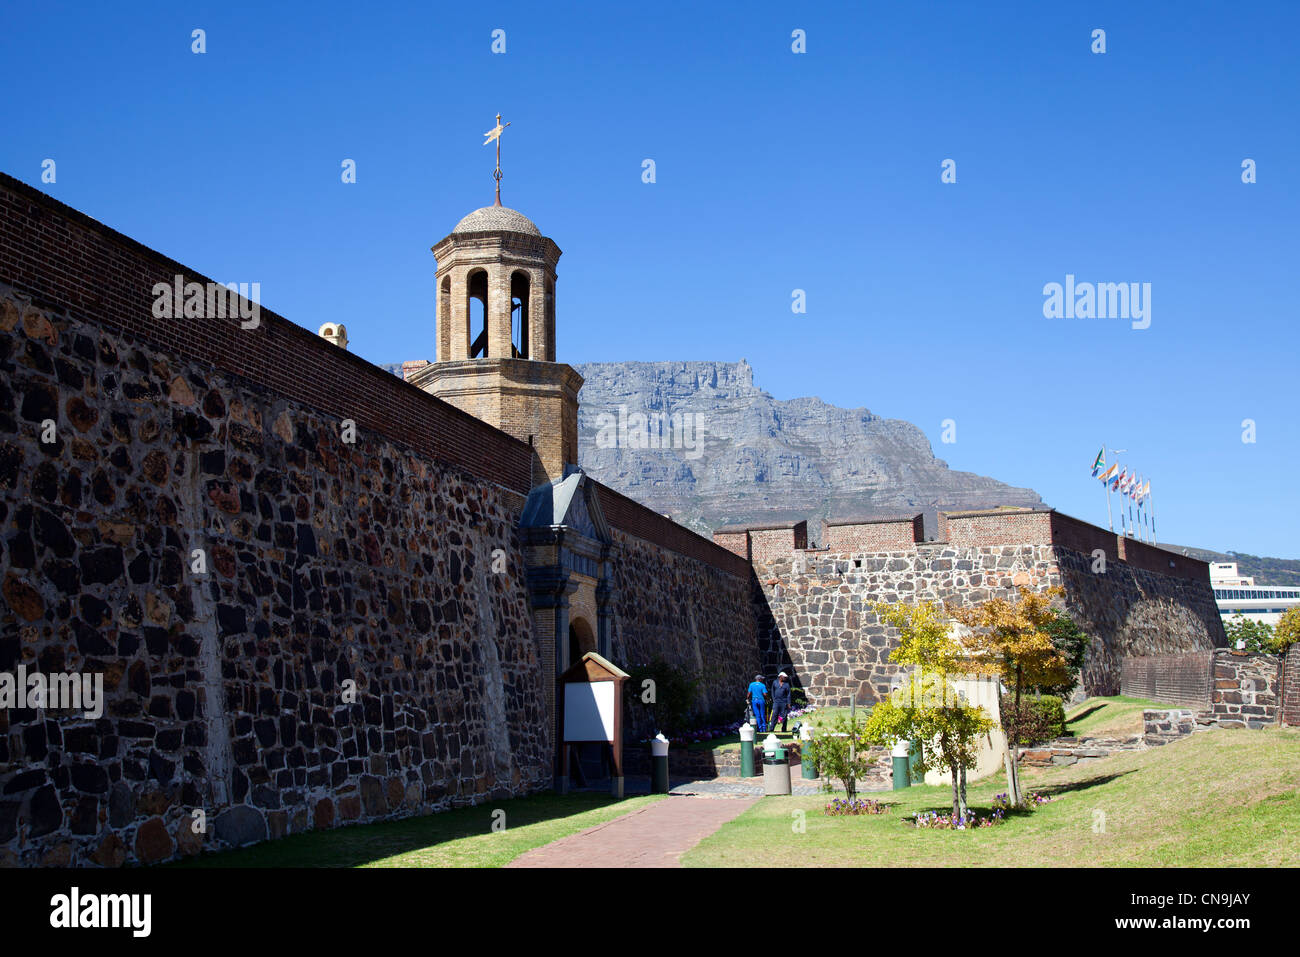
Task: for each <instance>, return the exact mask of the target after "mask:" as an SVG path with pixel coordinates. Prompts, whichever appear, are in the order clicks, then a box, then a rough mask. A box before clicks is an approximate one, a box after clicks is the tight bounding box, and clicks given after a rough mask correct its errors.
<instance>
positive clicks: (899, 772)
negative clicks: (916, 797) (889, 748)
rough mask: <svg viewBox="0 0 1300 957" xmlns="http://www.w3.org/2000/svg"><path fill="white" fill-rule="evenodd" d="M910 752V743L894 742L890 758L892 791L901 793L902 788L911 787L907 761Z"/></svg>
mask: <svg viewBox="0 0 1300 957" xmlns="http://www.w3.org/2000/svg"><path fill="white" fill-rule="evenodd" d="M911 750H912V742H910V741H907V740H903V741H895V742H894V750H893V752H892V757H893V759H894V790H895V791H901V790H903V788H906V787H911V785H912V775H911V770H912V769H911V767H910V764H909V761H908V755H909V753H910V752H911Z"/></svg>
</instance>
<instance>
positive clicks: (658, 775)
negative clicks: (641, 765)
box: [650, 733, 668, 794]
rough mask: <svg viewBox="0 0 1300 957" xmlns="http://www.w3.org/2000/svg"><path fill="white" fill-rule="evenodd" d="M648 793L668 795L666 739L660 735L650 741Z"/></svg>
mask: <svg viewBox="0 0 1300 957" xmlns="http://www.w3.org/2000/svg"><path fill="white" fill-rule="evenodd" d="M650 761H651V764H652V765H653V767H652V769H651V772H650V793H651V794H667V793H668V739H667V738H665V737H664V736H663V734H662V733H660V734H656V735H655V736H654V737H653V738H651V739H650Z"/></svg>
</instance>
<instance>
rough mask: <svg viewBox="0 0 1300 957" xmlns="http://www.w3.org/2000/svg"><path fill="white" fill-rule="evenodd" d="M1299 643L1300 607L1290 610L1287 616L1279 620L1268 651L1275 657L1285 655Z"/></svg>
mask: <svg viewBox="0 0 1300 957" xmlns="http://www.w3.org/2000/svg"><path fill="white" fill-rule="evenodd" d="M1297 641H1300V607H1297V608H1288V609H1287V611H1286V614H1284V615H1283V616H1282V617H1281V618H1280V619H1278V623H1277V628H1275V629H1274V630H1273V636H1272V638H1271V639H1270V640H1269V643H1268V650H1269V651H1271V652H1272V653H1273V654H1275V655H1284V654H1286V652H1287V649H1288V648H1290V647H1291V646H1292V645H1294V644H1295V643H1296V642H1297Z"/></svg>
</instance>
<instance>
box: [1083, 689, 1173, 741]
mask: <svg viewBox="0 0 1300 957" xmlns="http://www.w3.org/2000/svg"><path fill="white" fill-rule="evenodd" d="M1170 707H1172V705H1168V704H1161V703H1160V702H1158V701H1147V700H1146V699H1145V698H1125V697H1122V696H1119V695H1116V696H1115V697H1111V698H1088V699H1087V700H1086V701H1080V702H1079V703H1078V704H1077V705H1075V706H1074V707H1073V708H1070V709H1069V710H1067V711H1066V713H1065V733H1066V734H1071V735H1074V737H1076V738H1081V737H1083V736H1084V735H1089V736H1092V737H1109V738H1122V737H1127V736H1131V735H1135V734H1141V733H1142V712H1143V711H1145V710H1147V709H1155V710H1158V711H1159V710H1164V709H1168V708H1170Z"/></svg>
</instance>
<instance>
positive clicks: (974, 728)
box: [862, 602, 993, 820]
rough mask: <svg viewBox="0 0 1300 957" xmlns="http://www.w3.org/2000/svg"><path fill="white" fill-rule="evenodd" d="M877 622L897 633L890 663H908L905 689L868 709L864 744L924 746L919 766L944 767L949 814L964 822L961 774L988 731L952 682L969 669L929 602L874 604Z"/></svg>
mask: <svg viewBox="0 0 1300 957" xmlns="http://www.w3.org/2000/svg"><path fill="white" fill-rule="evenodd" d="M872 608H873V610H874V611H875V613H876V615H877V617H879V619H880V621H881V622H882V623H884V624H887V625H893V626H894V627H895V628H897V629H898V631H899V644H898V647H897V648H895V649H894V650H893V651H892V652H891V653H890V655H889V660H890V661H893V662H895V663H896V664H900V665H912V666H914V668H915V670H914V671H913V672H911V673H910V674H909V675H908V676H907V685H906V687H900V688H897V689H895V690H894V692H893V693H892V694H890V695H889V696H888V697H887V698H885V700H883V701H881V702H879V703H877V704H876V706H875V707H873V708H872V709H871V717H870V718H869V719H868V720H867V724H866V727H865V728H864V729H863V732H862V735H863V740H864V741H868V742H876V743H881V744H893V743H894V742H895V741H900V740H909V741H921V742H923V749H922V753H921V767H922V769H924V770H930V769H934V770H939V769H941V768H946V769H947V770H948V771H949V772H950V773H951V775H952V813H953V815H954V816H955V817H957V818H958V819H959V820H965V818H966V813H967V808H966V770H967V769H968V768H972V767H974V766H975V762H976V760H977V758H978V747H977V746H976V743H977V741H978V739H979V737H980V735H983V734H987V733H988V732H989V731H990V730H991V729H992V728H993V719H992V718H991V717H990V716H989V715H988V713H987V712H985V710H984V709H983V708H981V707H978V706H972V705H971V704H969V703H968V702H967V701H966V700H965V698H964V696H963V695H961V694H960V693H959V692H958V691H957V690H956V688H955V687H954V686H953V684H952V680H951V679H952V678H953V677H954V676H956V675H959V674H963V673H965V672H967V671H969V668H968V667H967V664H966V661H965V658H966V656H965V653H964V652H963V650H962V647H961V645H960V644H958V643H957V642H956V641H955V640H954V639H953V637H952V635H951V627H950V624H949V621H948V619H947V617H946V616H945V615H944V614H943V613H942V612H941V610H940V609H939V608H938V607H937V606H935V605H934V604H932V603H930V602H921V603H920V604H918V605H907V604H897V605H889V604H885V603H877V604H875V605H873V606H872Z"/></svg>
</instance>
